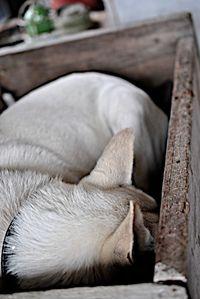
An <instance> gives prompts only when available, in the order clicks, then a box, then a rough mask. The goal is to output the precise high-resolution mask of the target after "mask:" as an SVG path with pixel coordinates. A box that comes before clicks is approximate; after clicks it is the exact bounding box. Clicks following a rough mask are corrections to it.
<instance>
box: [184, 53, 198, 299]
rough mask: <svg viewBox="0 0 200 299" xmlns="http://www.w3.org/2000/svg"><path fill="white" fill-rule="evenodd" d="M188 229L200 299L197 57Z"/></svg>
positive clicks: (191, 273)
mask: <svg viewBox="0 0 200 299" xmlns="http://www.w3.org/2000/svg"><path fill="white" fill-rule="evenodd" d="M189 171H190V172H189V173H190V188H189V203H190V214H189V227H188V263H187V270H188V271H187V274H188V287H189V292H190V294H191V297H192V298H193V299H199V298H200V66H199V57H198V56H197V55H196V60H195V72H194V112H193V121H192V142H191V165H190V169H189Z"/></svg>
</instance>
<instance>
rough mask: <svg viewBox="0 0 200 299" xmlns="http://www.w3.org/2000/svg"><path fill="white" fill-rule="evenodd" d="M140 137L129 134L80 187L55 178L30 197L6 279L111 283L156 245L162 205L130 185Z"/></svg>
mask: <svg viewBox="0 0 200 299" xmlns="http://www.w3.org/2000/svg"><path fill="white" fill-rule="evenodd" d="M133 141H134V140H133V134H132V131H131V130H130V129H125V130H123V131H121V132H120V133H118V134H117V135H115V136H114V137H113V138H112V139H111V141H110V143H109V144H108V145H107V147H106V148H105V150H104V152H103V154H102V156H101V157H100V158H99V160H98V162H97V164H96V166H95V168H94V169H93V171H92V172H91V173H90V175H88V176H87V177H85V178H83V179H82V180H81V181H80V183H79V184H78V185H71V184H65V183H63V182H61V181H60V180H57V179H53V180H50V181H49V182H48V183H47V184H45V185H41V186H40V187H39V188H37V190H36V191H35V192H33V194H31V195H29V196H28V198H27V200H26V202H25V203H24V204H23V205H22V206H21V208H20V210H19V212H18V214H17V215H16V217H15V218H14V220H13V221H12V223H11V226H10V229H9V230H8V231H7V236H6V238H5V241H4V246H3V255H2V257H3V264H2V266H3V268H2V272H3V275H4V278H6V277H7V278H8V277H10V276H11V277H15V279H16V281H17V284H18V286H19V287H20V288H23V289H29V288H46V287H51V286H55V285H56V286H59V285H60V286H67V285H70V284H71V285H77V284H89V285H91V284H95V283H99V282H101V283H105V282H107V281H109V280H110V278H111V277H112V273H113V269H114V268H115V267H117V266H127V265H131V264H134V262H135V257H134V250H135V248H136V244H137V250H139V251H140V252H143V251H146V250H148V249H149V248H150V247H151V246H152V235H154V234H155V231H156V225H157V215H156V213H155V209H156V204H155V201H154V200H153V199H152V198H151V197H150V196H148V195H146V194H145V193H143V192H142V191H140V190H138V189H136V188H135V187H134V186H132V185H131V177H132V170H133V169H132V168H133Z"/></svg>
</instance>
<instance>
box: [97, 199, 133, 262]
mask: <svg viewBox="0 0 200 299" xmlns="http://www.w3.org/2000/svg"><path fill="white" fill-rule="evenodd" d="M134 215H135V205H134V204H133V202H132V201H130V207H129V212H128V214H127V216H126V218H125V219H124V220H123V221H122V223H121V224H120V225H119V227H118V228H117V229H116V231H114V233H113V234H112V235H110V236H109V237H108V239H107V240H106V241H105V243H104V245H103V247H102V252H101V262H102V264H105V265H106V264H110V263H111V264H112V263H114V264H120V265H124V266H125V265H128V264H130V263H132V262H133V255H132V252H133V244H134V232H133V224H134Z"/></svg>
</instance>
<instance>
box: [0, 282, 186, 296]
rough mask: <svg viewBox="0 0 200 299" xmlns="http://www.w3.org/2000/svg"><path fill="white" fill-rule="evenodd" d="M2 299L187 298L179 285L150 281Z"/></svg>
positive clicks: (45, 292)
mask: <svg viewBox="0 0 200 299" xmlns="http://www.w3.org/2000/svg"><path fill="white" fill-rule="evenodd" d="M1 298H2V299H29V298H30V299H38V298H40V299H54V298H56V299H64V298H65V299H69V298H70V299H85V298H87V299H97V298H98V299H101V298H102V299H113V298H118V299H124V298H126V299H142V298H145V299H152V298H154V299H159V298H162V299H169V298H171V299H172V298H176V299H187V298H188V296H187V293H186V290H185V288H183V287H180V286H175V285H171V286H163V285H156V284H152V283H145V284H136V285H127V286H106V287H105V286H100V287H80V288H71V289H60V290H59V289H57V290H49V291H44V292H24V293H15V294H12V295H10V294H9V295H1Z"/></svg>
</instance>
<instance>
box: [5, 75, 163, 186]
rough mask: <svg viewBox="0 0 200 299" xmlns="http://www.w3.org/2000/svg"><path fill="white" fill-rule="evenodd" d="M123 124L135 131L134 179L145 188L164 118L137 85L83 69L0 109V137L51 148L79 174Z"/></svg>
mask: <svg viewBox="0 0 200 299" xmlns="http://www.w3.org/2000/svg"><path fill="white" fill-rule="evenodd" d="M126 127H132V128H133V130H134V133H135V136H136V140H135V144H136V145H135V152H136V158H137V161H136V163H137V165H136V167H137V169H138V170H137V169H136V180H137V177H141V179H138V183H139V184H138V185H139V187H142V188H143V189H145V182H144V181H147V176H149V174H150V173H151V174H152V173H153V171H154V170H155V168H156V167H157V168H160V165H159V164H160V161H159V159H160V156H161V155H162V154H163V150H164V143H165V134H166V129H167V119H166V117H165V115H164V114H163V113H162V112H161V111H160V110H159V109H158V108H157V107H156V106H155V105H154V104H153V102H152V101H151V100H150V99H149V98H148V96H147V95H146V94H145V93H144V92H143V91H141V90H140V89H138V88H136V87H135V86H134V85H132V84H130V83H128V82H126V81H125V80H122V79H120V78H117V77H113V76H109V75H105V74H100V73H92V72H89V73H80V74H72V75H68V76H65V77H63V78H61V79H58V80H56V81H54V82H52V83H50V84H48V85H45V86H43V87H41V88H39V89H37V90H35V91H33V92H31V93H30V94H28V95H26V96H25V97H24V98H22V99H21V100H20V101H19V102H18V103H17V104H15V105H14V106H13V107H11V108H10V109H8V110H7V111H5V112H4V113H3V115H2V116H1V117H0V134H1V135H0V138H1V140H2V141H4V140H12V141H13V140H16V141H18V142H19V141H20V142H22V143H23V142H24V143H27V144H30V145H34V146H35V145H37V146H40V147H42V148H45V149H46V150H47V151H48V150H50V151H51V152H53V153H56V154H57V155H59V157H60V158H61V160H63V163H65V164H66V165H67V167H66V171H67V168H69V169H70V171H72V169H76V176H77V177H78V178H77V179H80V177H81V176H83V175H85V174H87V173H88V172H89V171H90V170H91V169H92V168H93V166H94V164H95V162H96V161H97V159H98V157H99V156H100V155H101V153H102V151H103V149H104V148H105V146H106V144H107V143H108V141H109V139H110V138H111V137H112V135H113V134H115V133H117V132H118V131H120V130H121V129H123V128H126ZM49 163H51V162H50V161H49ZM143 182H144V183H143Z"/></svg>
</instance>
